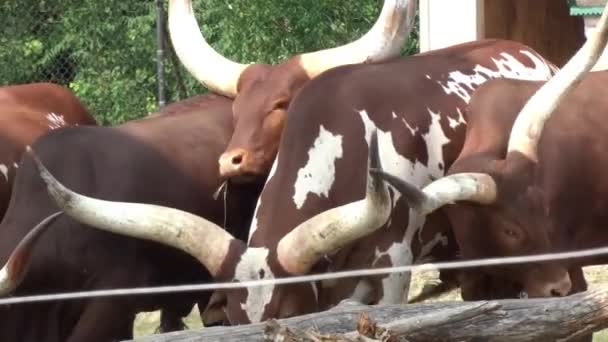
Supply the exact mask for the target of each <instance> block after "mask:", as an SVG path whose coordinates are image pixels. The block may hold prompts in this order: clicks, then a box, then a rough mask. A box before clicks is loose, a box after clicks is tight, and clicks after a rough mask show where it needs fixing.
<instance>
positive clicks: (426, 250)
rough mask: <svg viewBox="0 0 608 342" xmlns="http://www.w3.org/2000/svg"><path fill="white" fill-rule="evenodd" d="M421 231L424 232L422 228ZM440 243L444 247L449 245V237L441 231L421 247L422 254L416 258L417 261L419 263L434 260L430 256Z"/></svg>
mask: <svg viewBox="0 0 608 342" xmlns="http://www.w3.org/2000/svg"><path fill="white" fill-rule="evenodd" d="M420 231H421V232H422V230H420ZM439 244H441V245H442V246H444V247H445V246H447V244H448V237H447V236H445V235H443V234H441V233H440V232H437V233H436V234H435V236H434V237H433V239H432V240H431V241H428V242H427V243H426V244H424V245H423V246H422V248H421V249H420V254H419V255H418V257H417V258H416V260H415V262H416V263H417V264H423V263H426V262H431V261H433V260H432V258H429V255H430V254H431V251H432V250H433V249H434V248H435V247H436V246H437V245H439Z"/></svg>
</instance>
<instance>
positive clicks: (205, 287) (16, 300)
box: [0, 247, 608, 305]
mask: <svg viewBox="0 0 608 342" xmlns="http://www.w3.org/2000/svg"><path fill="white" fill-rule="evenodd" d="M603 254H608V247H599V248H590V249H584V250H578V251H571V252H561V253H546V254H535V255H526V256H511V257H496V258H486V259H475V260H462V261H447V262H437V263H426V264H420V265H407V266H397V267H383V268H369V269H359V270H349V271H339V272H331V273H329V272H328V273H322V274H312V275H303V276H293V277H284V278H271V279H260V280H249V281H241V282H226V283H211V284H193V285H174V286H155V287H140V288H125V289H111V290H95V291H78V292H67V293H55V294H42V295H32V296H20V297H10V298H2V299H0V305H8V304H23V303H34V302H46V301H56V300H70V299H83V298H93V297H115V296H128V295H147V294H162V293H176V292H193V291H214V290H231V289H240V288H248V287H256V286H274V285H286V284H296V283H307V282H313V281H321V280H331V279H342V278H354V277H369V276H378V275H384V274H391V273H404V272H414V271H416V272H420V271H430V270H448V269H460V268H471V267H483V266H497V265H512V264H523V263H529V262H543V261H556V260H564V259H578V258H585V257H590V256H597V255H603Z"/></svg>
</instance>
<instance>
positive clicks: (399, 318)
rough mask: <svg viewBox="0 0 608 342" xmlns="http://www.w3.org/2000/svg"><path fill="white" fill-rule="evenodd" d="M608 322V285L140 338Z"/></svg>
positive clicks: (458, 331) (479, 332) (578, 326)
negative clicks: (538, 296)
mask: <svg viewBox="0 0 608 342" xmlns="http://www.w3.org/2000/svg"><path fill="white" fill-rule="evenodd" d="M606 327H608V290H598V291H587V292H582V293H578V294H575V295H572V296H569V297H563V298H541V299H510V300H497V301H478V302H439V303H430V304H415V305H413V304H410V305H374V306H366V305H361V304H355V303H352V302H351V303H348V302H345V303H342V304H340V305H338V306H336V307H335V308H333V309H331V310H328V311H325V312H319V313H315V314H308V315H304V316H298V317H292V318H288V319H282V320H278V321H275V320H271V321H268V322H265V323H258V324H250V325H242V326H234V327H213V328H203V329H197V330H190V331H181V332H175V333H168V334H162V335H153V336H148V337H144V338H141V339H138V341H144V342H165V341H173V342H175V341H181V342H193V341H228V342H230V341H285V342H290V341H306V342H308V341H311V342H312V341H315V342H316V341H332V342H334V341H335V342H337V341H391V342H392V341H410V342H413V341H469V340H473V339H474V341H571V340H572V339H575V338H577V337H580V336H581V335H585V334H589V333H591V332H594V331H598V330H601V329H603V328H606Z"/></svg>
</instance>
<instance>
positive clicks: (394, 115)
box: [391, 111, 397, 119]
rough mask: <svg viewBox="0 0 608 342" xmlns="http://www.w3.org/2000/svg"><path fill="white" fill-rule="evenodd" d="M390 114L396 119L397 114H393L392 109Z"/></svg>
mask: <svg viewBox="0 0 608 342" xmlns="http://www.w3.org/2000/svg"><path fill="white" fill-rule="evenodd" d="M391 115H392V117H393V119H396V118H397V114H395V112H394V111H393V112H391Z"/></svg>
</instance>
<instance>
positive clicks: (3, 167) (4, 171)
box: [0, 164, 8, 182]
mask: <svg viewBox="0 0 608 342" xmlns="http://www.w3.org/2000/svg"><path fill="white" fill-rule="evenodd" d="M0 172H1V173H2V175H3V176H4V180H6V181H7V182H8V167H6V165H4V164H0Z"/></svg>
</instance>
